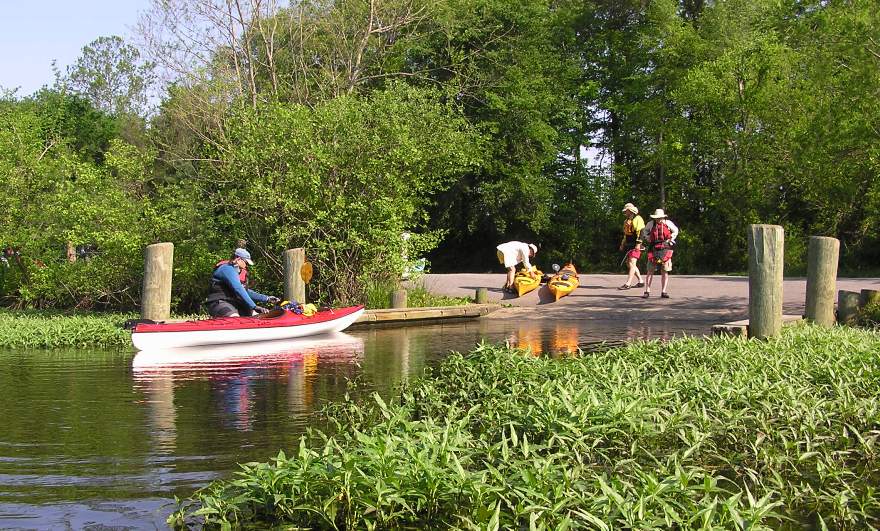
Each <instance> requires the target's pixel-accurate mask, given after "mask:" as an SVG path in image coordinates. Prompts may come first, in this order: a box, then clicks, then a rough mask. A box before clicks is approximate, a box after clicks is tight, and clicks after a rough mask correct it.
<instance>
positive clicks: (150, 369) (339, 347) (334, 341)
mask: <svg viewBox="0 0 880 531" xmlns="http://www.w3.org/2000/svg"><path fill="white" fill-rule="evenodd" d="M363 353H364V340H363V339H361V338H358V337H353V336H350V335H348V334H346V333H344V332H331V333H329V334H321V335H318V336H309V337H300V338H294V339H284V340H279V341H259V342H252V343H236V344H228V345H201V346H193V347H179V348H167V349H156V350H152V349H151V350H141V351H140V352H138V353H137V354H135V356H134V359H132V362H131V366H132V369H134V370H135V371H138V372H140V373H143V374H153V373H157V374H165V373H167V372H169V371H174V370H178V369H179V370H185V371H191V370H200V369H208V370H214V369H235V368H239V367H250V366H253V365H254V364H259V365H260V366H262V367H266V366H272V365H288V364H290V363H292V362H296V361H302V360H303V358H305V357H307V356H310V355H320V356H321V357H328V358H329V359H332V360H335V361H343V362H356V361H357V360H358V359H360V358H361V357H362V356H363Z"/></svg>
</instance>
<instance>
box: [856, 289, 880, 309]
mask: <svg viewBox="0 0 880 531" xmlns="http://www.w3.org/2000/svg"><path fill="white" fill-rule="evenodd" d="M873 303H880V291H878V290H876V289H863V290H862V292H861V294H859V306H860V307H861V308H864V307H865V306H867V305H869V304H873Z"/></svg>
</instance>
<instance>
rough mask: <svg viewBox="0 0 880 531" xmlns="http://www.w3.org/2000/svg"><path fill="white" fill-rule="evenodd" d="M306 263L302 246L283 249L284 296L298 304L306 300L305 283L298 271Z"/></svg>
mask: <svg viewBox="0 0 880 531" xmlns="http://www.w3.org/2000/svg"><path fill="white" fill-rule="evenodd" d="M305 263H306V250H305V249H303V248H302V247H298V248H296V249H288V250H286V251H284V298H285V299H286V300H289V301H296V302H298V303H300V304H305V302H306V283H305V281H304V280H303V278H302V275H301V274H300V272H301V271H302V267H303V265H304V264H305Z"/></svg>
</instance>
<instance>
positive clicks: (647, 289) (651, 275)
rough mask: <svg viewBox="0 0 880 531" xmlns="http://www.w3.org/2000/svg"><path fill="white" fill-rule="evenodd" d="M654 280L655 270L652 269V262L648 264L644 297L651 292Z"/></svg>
mask: <svg viewBox="0 0 880 531" xmlns="http://www.w3.org/2000/svg"><path fill="white" fill-rule="evenodd" d="M652 280H654V270H653V269H651V264H650V263H649V264H648V270H647V271H645V294H644V295H643V296H644V297H647V296H648V294H649V293H651V281H652Z"/></svg>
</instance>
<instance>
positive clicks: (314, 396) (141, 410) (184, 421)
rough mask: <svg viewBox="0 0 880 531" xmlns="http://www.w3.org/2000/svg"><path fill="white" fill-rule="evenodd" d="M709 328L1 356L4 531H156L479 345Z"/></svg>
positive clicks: (678, 325)
mask: <svg viewBox="0 0 880 531" xmlns="http://www.w3.org/2000/svg"><path fill="white" fill-rule="evenodd" d="M708 326H709V325H708V324H701V323H696V324H695V323H693V322H671V321H658V322H644V323H631V322H627V321H626V320H619V321H614V322H611V321H598V322H597V321H588V320H580V321H577V320H555V321H554V320H546V319H532V318H531V317H528V316H526V317H524V318H522V319H518V320H504V319H478V320H473V321H460V322H447V323H442V324H436V325H430V326H417V327H402V328H384V329H382V328H372V329H364V330H355V331H351V332H350V333H348V334H339V335H335V336H318V337H312V338H304V339H299V340H287V341H278V342H271V343H259V344H256V343H255V344H245V345H237V346H214V347H210V348H198V349H192V348H190V349H175V350H171V351H165V352H150V351H145V352H141V353H138V354H136V355H135V354H133V353H119V352H110V351H108V352H102V351H85V350H78V351H24V350H6V351H4V350H0V388H2V389H4V390H6V391H7V392H5V393H0V411H3V425H2V426H3V427H2V429H0V529H10V528H12V529H83V528H85V527H92V528H95V529H97V528H101V527H102V526H103V528H117V527H123V528H125V527H128V528H132V529H145V528H148V529H153V528H165V517H166V516H167V514H168V512H169V511H170V510H171V509H170V506H171V505H172V504H173V499H174V496H181V497H183V496H188V495H190V494H191V493H192V492H193V490H195V489H196V488H198V487H201V486H204V485H205V484H207V483H208V482H210V481H211V480H214V479H217V478H221V477H229V476H230V474H231V473H232V472H233V471H235V470H237V469H238V467H237V463H242V462H247V461H265V460H268V459H270V458H272V457H273V456H275V455H277V454H278V451H279V450H282V449H283V450H285V451H286V452H290V451H292V450H295V449H296V448H297V446H298V444H299V438H300V436H301V435H302V434H303V433H304V432H305V430H306V429H307V428H308V427H318V428H320V427H322V426H321V424H320V420H319V419H320V417H319V416H318V415H316V414H315V412H316V411H318V410H320V409H321V407H322V406H323V405H324V404H326V403H328V402H333V401H338V400H341V399H342V397H343V396H345V394H346V393H350V392H351V393H352V396H355V397H358V396H368V394H370V393H372V392H373V391H376V392H378V393H380V394H381V395H382V396H383V398H389V397H391V396H393V395H394V394H395V393H396V387H397V385H399V384H400V383H402V382H405V381H407V380H411V379H413V378H416V377H418V376H419V375H421V374H423V373H424V371H425V369H426V368H427V367H431V366H435V365H437V364H438V363H439V362H440V361H441V360H442V359H443V358H445V357H446V356H447V355H448V353H449V352H450V351H459V352H467V351H469V350H471V349H472V348H473V347H474V345H475V344H477V343H478V342H480V341H488V342H492V343H501V344H503V343H505V342H506V343H508V344H510V345H512V346H521V347H525V348H530V349H531V350H532V352H533V353H535V354H538V355H543V356H556V355H571V353H576V352H578V349H579V348H580V349H581V350H584V351H589V350H591V349H592V348H594V347H595V345H597V344H600V343H601V342H602V341H604V340H612V341H618V342H619V341H623V340H628V339H635V338H668V337H672V336H673V335H680V334H681V333H682V332H686V333H692V334H700V333H705V332H706V330H705V329H707V328H708ZM353 379H357V380H360V381H361V382H362V384H363V387H359V388H358V389H357V391H352V388H351V387H350V386H349V382H350V381H351V380H353ZM357 393H364V394H361V395H358V394H357Z"/></svg>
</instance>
